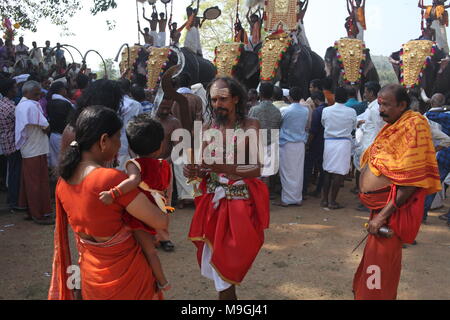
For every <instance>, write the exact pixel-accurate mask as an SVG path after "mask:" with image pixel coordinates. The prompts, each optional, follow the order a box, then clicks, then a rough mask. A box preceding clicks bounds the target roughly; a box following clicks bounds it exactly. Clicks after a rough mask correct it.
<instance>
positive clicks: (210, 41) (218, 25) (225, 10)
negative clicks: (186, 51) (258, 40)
mask: <svg viewBox="0 0 450 320" xmlns="http://www.w3.org/2000/svg"><path fill="white" fill-rule="evenodd" d="M215 6H218V7H219V8H220V10H222V15H221V16H220V17H219V18H218V19H216V20H213V21H205V23H204V24H203V26H202V28H201V29H200V39H201V43H202V48H203V52H204V55H205V57H207V58H209V59H213V58H214V49H215V48H216V47H217V46H218V45H219V44H221V43H225V42H232V41H233V37H234V23H235V21H236V0H223V1H221V2H220V3H218V1H216V0H206V1H202V2H201V4H200V14H203V11H204V10H206V9H207V8H210V7H215ZM246 14H247V7H246V6H245V5H244V1H241V5H240V10H239V18H240V20H241V23H242V26H243V27H244V29H245V30H246V31H247V33H249V32H250V30H249V28H250V27H249V25H248V22H247V18H246ZM181 43H183V42H181Z"/></svg>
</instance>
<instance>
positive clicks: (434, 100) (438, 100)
mask: <svg viewBox="0 0 450 320" xmlns="http://www.w3.org/2000/svg"><path fill="white" fill-rule="evenodd" d="M444 104H445V96H444V95H443V94H442V93H436V94H434V95H433V96H432V97H431V107H432V108H440V107H442V106H443V105H444Z"/></svg>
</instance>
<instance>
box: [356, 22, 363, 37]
mask: <svg viewBox="0 0 450 320" xmlns="http://www.w3.org/2000/svg"><path fill="white" fill-rule="evenodd" d="M356 25H357V26H358V30H359V33H358V34H357V35H356V39H358V40H361V41H364V28H363V26H362V25H361V23H359V22H358V21H357V22H356Z"/></svg>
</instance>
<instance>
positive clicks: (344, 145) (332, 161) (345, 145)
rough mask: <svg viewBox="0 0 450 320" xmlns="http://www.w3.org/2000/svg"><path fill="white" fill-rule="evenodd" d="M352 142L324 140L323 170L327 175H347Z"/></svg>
mask: <svg viewBox="0 0 450 320" xmlns="http://www.w3.org/2000/svg"><path fill="white" fill-rule="evenodd" d="M351 155H352V141H351V140H350V139H347V138H345V139H340V138H331V139H325V149H324V153H323V170H324V171H326V172H328V173H334V174H340V175H343V176H345V175H347V174H348V173H349V172H350V161H351Z"/></svg>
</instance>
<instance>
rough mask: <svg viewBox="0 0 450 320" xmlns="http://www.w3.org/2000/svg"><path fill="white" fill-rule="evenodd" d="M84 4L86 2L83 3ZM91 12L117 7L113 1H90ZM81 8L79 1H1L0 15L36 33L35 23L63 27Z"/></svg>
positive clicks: (94, 13)
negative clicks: (40, 21)
mask: <svg viewBox="0 0 450 320" xmlns="http://www.w3.org/2000/svg"><path fill="white" fill-rule="evenodd" d="M83 2H86V1H83ZM92 2H93V7H92V8H91V12H92V14H93V15H96V14H97V13H99V12H103V11H107V10H109V9H114V8H116V7H117V3H116V1H115V0H92ZM81 8H82V4H81V0H45V1H44V0H39V1H37V0H35V1H30V0H1V1H0V15H1V16H2V18H10V19H11V20H12V21H14V22H15V23H20V25H21V27H22V28H24V29H27V30H31V31H33V32H36V31H37V23H38V21H39V20H41V19H45V18H48V19H50V21H51V22H52V23H54V24H56V25H59V26H65V25H66V24H67V21H68V18H70V17H73V16H74V15H75V13H76V12H77V11H79V10H80V9H81Z"/></svg>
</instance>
